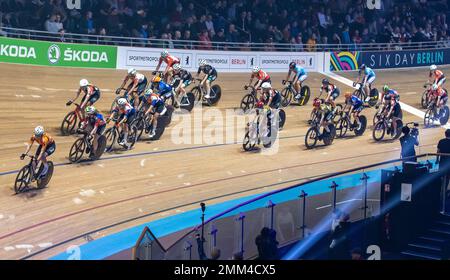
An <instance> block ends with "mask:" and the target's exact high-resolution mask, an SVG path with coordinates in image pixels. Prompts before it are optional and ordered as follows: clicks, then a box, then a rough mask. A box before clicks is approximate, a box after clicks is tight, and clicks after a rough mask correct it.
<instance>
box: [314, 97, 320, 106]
mask: <svg viewBox="0 0 450 280" xmlns="http://www.w3.org/2000/svg"><path fill="white" fill-rule="evenodd" d="M321 104H322V102H321V101H320V99H319V98H316V99H314V102H313V106H314V107H319V106H320V105H321Z"/></svg>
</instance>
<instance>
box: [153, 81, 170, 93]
mask: <svg viewBox="0 0 450 280" xmlns="http://www.w3.org/2000/svg"><path fill="white" fill-rule="evenodd" d="M152 89H154V85H152ZM155 89H156V90H157V91H158V94H159V95H160V96H163V95H166V94H167V93H171V92H172V86H170V85H169V84H166V83H164V82H163V81H160V82H159V83H158V86H157V87H156V88H155Z"/></svg>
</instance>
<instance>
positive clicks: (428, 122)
mask: <svg viewBox="0 0 450 280" xmlns="http://www.w3.org/2000/svg"><path fill="white" fill-rule="evenodd" d="M423 125H424V126H425V127H431V126H433V125H434V109H433V108H430V109H428V110H427V111H426V112H425V116H424V117H423Z"/></svg>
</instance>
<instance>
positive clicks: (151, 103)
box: [143, 89, 167, 138]
mask: <svg viewBox="0 0 450 280" xmlns="http://www.w3.org/2000/svg"><path fill="white" fill-rule="evenodd" d="M143 103H144V104H145V105H146V106H147V108H148V109H147V110H146V111H145V114H146V115H148V114H152V115H153V116H152V120H151V122H150V123H151V126H152V130H151V131H150V132H149V135H148V136H149V137H150V138H152V137H153V136H155V134H156V127H157V125H158V117H159V116H162V115H164V114H165V113H166V111H167V108H166V105H165V104H164V100H163V99H162V98H161V96H159V95H158V94H155V93H153V90H152V89H148V90H147V91H146V92H145V94H144V102H143Z"/></svg>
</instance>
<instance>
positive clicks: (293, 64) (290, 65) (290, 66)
mask: <svg viewBox="0 0 450 280" xmlns="http://www.w3.org/2000/svg"><path fill="white" fill-rule="evenodd" d="M296 65H297V64H295V62H294V61H292V62H291V63H289V68H290V69H294V67H295V66H296Z"/></svg>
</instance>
